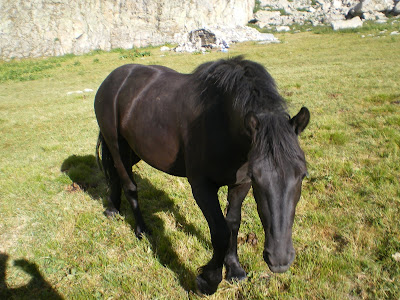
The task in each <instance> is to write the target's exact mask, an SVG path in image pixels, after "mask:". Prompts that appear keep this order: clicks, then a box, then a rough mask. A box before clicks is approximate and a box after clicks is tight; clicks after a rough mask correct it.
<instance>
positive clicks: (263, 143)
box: [245, 107, 310, 273]
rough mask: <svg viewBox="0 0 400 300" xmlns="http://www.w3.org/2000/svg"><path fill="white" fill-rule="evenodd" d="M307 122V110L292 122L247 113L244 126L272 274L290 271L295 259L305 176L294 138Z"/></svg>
mask: <svg viewBox="0 0 400 300" xmlns="http://www.w3.org/2000/svg"><path fill="white" fill-rule="evenodd" d="M309 120H310V113H309V111H308V109H307V108H304V107H303V108H302V109H301V110H300V112H299V113H298V114H297V115H296V116H295V117H293V118H292V119H289V118H287V117H286V118H284V117H275V116H274V115H273V114H268V113H267V114H258V115H257V114H254V113H248V114H247V116H246V118H245V126H246V129H247V131H248V134H249V135H250V136H251V138H252V141H253V142H252V148H251V150H250V153H249V170H248V173H249V176H250V178H251V180H252V185H253V192H254V198H255V200H256V202H257V208H258V214H259V216H260V218H261V222H262V224H263V227H264V231H265V245H264V255H263V256H264V260H265V261H266V263H267V264H268V266H269V268H270V269H271V271H272V272H274V273H281V272H285V271H286V270H288V269H289V267H290V265H291V263H292V262H293V260H294V257H295V251H294V248H293V242H292V226H293V221H294V215H295V208H296V205H297V202H298V201H299V198H300V194H301V184H302V180H303V178H304V177H305V176H306V174H307V168H306V162H305V158H304V153H303V151H302V150H301V148H300V146H299V143H298V139H297V136H298V135H299V134H300V133H301V132H302V131H303V130H304V129H305V127H306V126H307V124H308V122H309Z"/></svg>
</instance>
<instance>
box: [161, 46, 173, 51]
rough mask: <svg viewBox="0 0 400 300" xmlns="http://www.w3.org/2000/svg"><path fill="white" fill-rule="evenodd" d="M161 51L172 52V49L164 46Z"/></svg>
mask: <svg viewBox="0 0 400 300" xmlns="http://www.w3.org/2000/svg"><path fill="white" fill-rule="evenodd" d="M160 50H161V51H170V50H171V49H170V48H169V47H167V46H162V47H161V48H160Z"/></svg>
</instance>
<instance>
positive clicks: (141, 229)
mask: <svg viewBox="0 0 400 300" xmlns="http://www.w3.org/2000/svg"><path fill="white" fill-rule="evenodd" d="M151 234H152V232H151V230H150V229H148V228H147V227H146V226H136V228H135V235H136V237H137V238H138V239H139V240H141V239H142V238H143V236H144V235H151Z"/></svg>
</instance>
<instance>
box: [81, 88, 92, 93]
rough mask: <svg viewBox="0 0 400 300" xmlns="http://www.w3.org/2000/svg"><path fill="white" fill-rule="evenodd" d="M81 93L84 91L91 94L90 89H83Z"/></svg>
mask: <svg viewBox="0 0 400 300" xmlns="http://www.w3.org/2000/svg"><path fill="white" fill-rule="evenodd" d="M83 91H84V92H85V93H91V92H93V90H92V89H84V90H83Z"/></svg>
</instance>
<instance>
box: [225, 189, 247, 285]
mask: <svg viewBox="0 0 400 300" xmlns="http://www.w3.org/2000/svg"><path fill="white" fill-rule="evenodd" d="M250 187H251V182H248V183H243V184H240V185H231V186H229V187H228V202H229V203H228V208H227V212H226V218H225V219H226V222H227V223H228V226H229V229H230V230H231V239H230V243H229V248H228V251H227V253H226V255H225V261H224V263H225V267H226V280H229V281H231V280H243V279H245V278H246V272H245V271H244V270H243V268H242V266H241V265H240V263H239V258H238V255H237V236H238V232H239V228H240V221H241V210H242V203H243V200H244V198H245V197H246V195H247V193H248V192H249V189H250Z"/></svg>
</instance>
